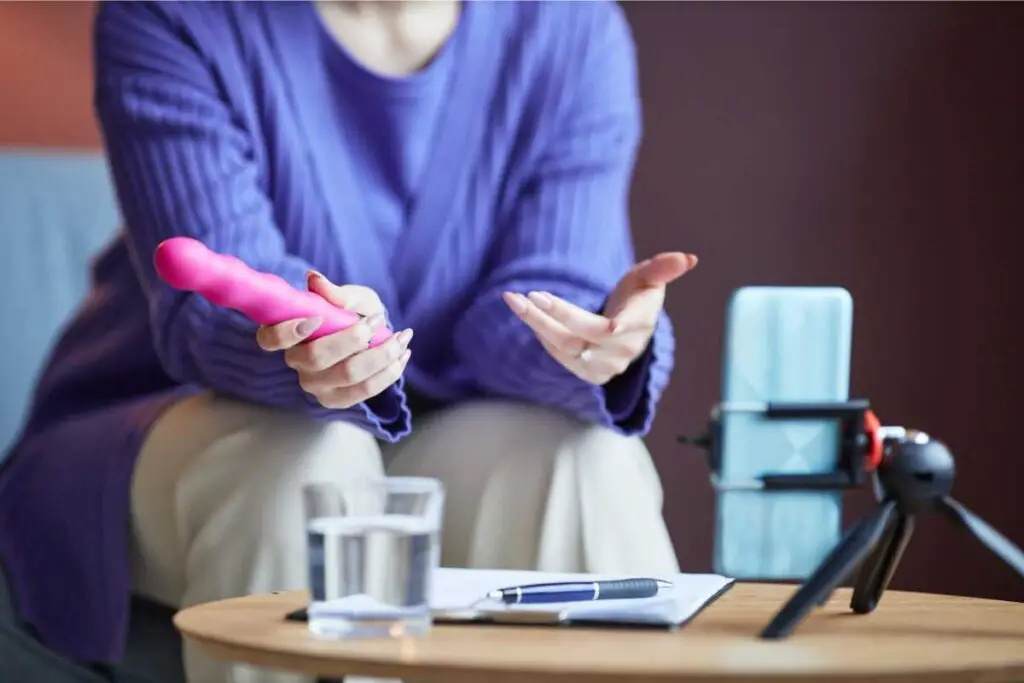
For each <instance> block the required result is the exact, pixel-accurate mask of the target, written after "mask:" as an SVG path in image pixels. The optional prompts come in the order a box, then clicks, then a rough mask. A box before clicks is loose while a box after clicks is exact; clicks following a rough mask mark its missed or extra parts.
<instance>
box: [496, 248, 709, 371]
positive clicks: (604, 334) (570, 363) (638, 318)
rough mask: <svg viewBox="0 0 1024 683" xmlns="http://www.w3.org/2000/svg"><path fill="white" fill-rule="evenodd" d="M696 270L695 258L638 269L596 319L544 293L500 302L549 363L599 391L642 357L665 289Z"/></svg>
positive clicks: (671, 257)
mask: <svg viewBox="0 0 1024 683" xmlns="http://www.w3.org/2000/svg"><path fill="white" fill-rule="evenodd" d="M696 265H697V257H696V256H693V255H692V254H682V253H679V252H668V253H663V254H658V255H657V256H655V257H653V258H649V259H647V260H646V261H643V262H641V263H638V264H637V265H635V266H633V268H632V270H630V271H629V272H628V273H626V275H625V276H624V277H623V278H622V279H621V280H619V282H618V284H617V285H616V286H615V289H614V290H613V291H612V294H611V296H610V297H609V298H608V302H607V304H606V305H605V309H604V311H603V314H602V315H597V314H595V313H591V312H590V311H586V310H584V309H582V308H580V307H579V306H576V305H574V304H571V303H569V302H568V301H566V300H565V299H561V298H559V297H557V296H554V295H553V294H550V293H548V292H530V293H529V294H528V295H526V296H524V295H522V294H519V293H516V292H505V294H504V295H503V296H504V299H505V303H507V304H508V306H509V308H511V309H512V311H513V312H514V313H515V314H516V315H517V316H519V318H520V319H522V320H523V322H525V323H526V324H527V325H529V326H530V329H532V330H533V332H534V334H536V335H537V339H539V340H540V343H541V344H542V345H543V346H544V348H545V349H546V350H547V352H548V353H549V354H551V356H552V357H553V358H554V359H555V360H557V361H558V362H559V363H561V364H562V365H563V366H564V367H565V368H566V369H567V370H569V371H570V372H572V373H573V374H574V375H576V376H577V377H579V378H580V379H583V380H585V381H587V382H590V383H592V384H596V385H599V386H600V385H604V384H607V383H608V382H609V381H610V380H612V379H613V378H615V377H617V376H618V375H621V374H622V373H623V372H625V371H626V369H627V368H628V367H629V366H630V364H631V363H633V361H635V360H636V359H637V358H638V357H639V356H640V354H642V353H643V352H644V350H645V349H646V348H647V345H648V344H649V343H650V341H651V336H652V335H653V334H654V326H655V325H656V324H657V322H658V314H659V313H660V312H661V307H662V304H663V303H664V301H665V287H666V286H667V285H668V284H669V283H670V282H672V281H673V280H677V279H678V278H680V277H682V276H683V275H685V274H686V272H687V271H689V270H690V269H692V268H693V267H694V266H696Z"/></svg>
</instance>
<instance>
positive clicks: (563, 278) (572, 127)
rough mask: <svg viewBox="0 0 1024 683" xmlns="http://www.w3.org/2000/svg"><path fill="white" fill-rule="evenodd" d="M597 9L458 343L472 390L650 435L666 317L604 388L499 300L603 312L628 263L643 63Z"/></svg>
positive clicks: (615, 16) (625, 33)
mask: <svg viewBox="0 0 1024 683" xmlns="http://www.w3.org/2000/svg"><path fill="white" fill-rule="evenodd" d="M601 5H602V6H603V9H601V10H599V11H592V12H582V11H581V12H580V13H579V14H580V16H581V17H582V18H583V19H585V20H587V21H589V22H592V23H589V24H586V25H578V26H576V27H574V30H576V31H579V33H578V34H577V35H576V36H575V38H576V39H575V40H569V39H567V40H566V41H565V42H566V44H568V45H575V46H577V47H578V49H579V52H578V53H572V52H571V50H572V49H573V48H571V47H570V48H566V50H567V52H568V54H563V55H559V56H558V60H570V61H573V60H575V61H576V62H578V67H577V68H569V69H566V70H565V71H566V74H565V76H564V78H563V79H559V78H552V79H551V81H550V83H549V84H548V87H549V88H552V89H553V90H554V91H555V92H558V93H560V94H559V95H558V96H556V97H549V98H548V100H547V101H549V102H552V101H554V102H565V105H564V106H561V107H559V108H560V109H561V111H556V112H553V116H552V119H553V124H552V127H551V128H550V129H549V130H548V134H547V140H546V141H545V142H544V144H543V147H542V152H541V153H540V154H539V155H538V158H537V161H536V163H535V164H533V165H532V173H531V175H530V177H529V178H527V179H526V180H525V181H524V182H523V183H522V186H521V189H520V192H519V195H518V197H517V198H516V201H515V203H514V209H513V210H512V212H511V217H510V219H509V221H508V224H507V225H505V226H503V229H502V230H501V233H500V234H501V238H500V242H499V243H498V244H497V246H496V250H495V253H494V258H493V261H492V263H491V264H490V265H489V268H488V270H487V279H486V282H485V284H484V286H483V288H482V291H481V293H480V295H479V296H478V297H477V298H476V299H475V301H474V302H473V303H472V304H471V306H470V307H469V308H468V309H467V311H466V312H465V314H464V316H463V317H462V319H461V321H460V322H459V324H458V325H457V327H456V330H455V339H456V344H457V348H458V351H459V353H460V355H461V357H463V358H464V359H465V361H466V362H467V364H468V365H469V366H470V368H471V371H472V373H473V376H474V379H475V381H476V382H477V383H478V384H479V385H480V386H482V387H483V388H484V389H485V390H487V391H488V392H491V393H495V394H498V395H503V396H508V397H512V398H516V399H520V400H525V401H528V402H531V403H538V404H542V405H548V406H553V407H556V408H559V409H562V410H565V411H567V412H570V413H572V414H575V415H577V416H578V417H580V418H582V419H584V420H586V421H590V422H595V423H599V424H602V425H605V426H609V427H612V428H616V429H618V430H620V431H622V432H623V433H627V434H637V433H645V432H646V431H647V430H648V429H649V428H650V426H651V423H652V421H653V418H654V413H655V407H656V405H657V402H658V400H659V398H660V396H661V394H662V392H663V390H664V388H665V386H666V385H667V384H668V379H669V374H670V372H671V370H672V366H673V355H674V351H675V342H674V337H673V331H672V325H671V322H670V321H669V319H668V316H667V315H665V314H662V315H661V318H660V321H659V323H658V324H657V327H656V331H655V334H654V337H653V340H652V343H651V344H650V345H649V346H648V349H647V351H646V352H645V353H644V354H643V355H642V356H641V357H640V358H639V359H638V360H637V361H636V362H635V363H634V364H633V365H632V366H631V367H630V368H629V369H628V370H627V372H626V373H625V374H623V375H621V376H619V377H617V378H616V379H614V380H613V381H612V382H610V383H608V384H607V385H605V386H604V387H598V386H595V385H593V384H590V383H587V382H585V381H583V380H581V379H579V378H577V377H576V376H575V375H573V374H572V373H570V372H569V371H568V370H566V369H564V368H563V367H562V366H561V365H559V364H558V363H557V362H556V361H555V360H554V359H553V358H551V356H550V355H548V354H547V353H546V352H545V350H544V348H543V347H542V346H541V344H540V342H539V341H538V340H537V338H536V337H535V335H534V334H533V332H532V331H531V330H530V329H529V328H528V327H527V326H526V325H525V324H524V323H523V322H522V321H520V320H519V319H518V318H517V317H516V316H515V315H514V314H513V313H512V311H511V310H510V309H509V308H508V306H507V305H506V304H505V303H504V301H503V300H502V298H501V295H502V292H504V291H513V292H522V293H527V292H529V291H532V290H539V291H547V292H551V293H552V294H555V295H557V296H560V297H562V298H564V299H566V300H568V301H571V302H573V303H575V304H577V305H579V306H581V307H583V308H585V309H588V310H591V311H595V312H600V311H601V309H602V307H603V304H604V302H605V300H606V298H607V297H608V295H609V293H610V292H611V289H612V288H613V287H614V285H615V283H616V282H617V280H618V279H619V278H620V277H621V276H622V275H624V274H625V272H626V271H627V270H628V268H629V267H631V265H632V263H633V260H634V256H633V253H634V252H633V245H632V240H631V236H630V226H629V219H628V192H629V184H630V180H631V176H632V171H633V167H634V163H635V155H636V151H637V147H638V144H639V138H640V128H641V118H640V104H639V96H638V92H637V76H636V56H635V53H634V45H633V41H632V37H631V35H630V31H629V27H628V24H627V23H626V20H625V17H624V16H623V15H622V12H621V9H620V8H618V7H617V6H616V5H615V4H614V3H608V4H607V5H605V4H604V3H602V4H601ZM589 7H593V6H592V5H590V6H589ZM581 23H582V22H581ZM552 61H555V60H554V59H553V60H552Z"/></svg>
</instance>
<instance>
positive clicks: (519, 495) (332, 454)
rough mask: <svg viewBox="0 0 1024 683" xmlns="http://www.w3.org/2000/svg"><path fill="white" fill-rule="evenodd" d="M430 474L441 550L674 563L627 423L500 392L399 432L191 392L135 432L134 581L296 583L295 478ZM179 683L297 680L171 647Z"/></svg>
mask: <svg viewBox="0 0 1024 683" xmlns="http://www.w3.org/2000/svg"><path fill="white" fill-rule="evenodd" d="M385 464H386V469H387V472H388V474H400V475H415V476H430V477H436V478H438V479H440V480H441V481H443V482H444V485H445V488H446V503H445V517H444V529H443V532H442V538H443V547H442V564H444V565H445V566H451V567H487V568H510V569H515V568H524V569H542V570H550V571H595V572H610V573H623V574H632V573H642V574H656V573H667V572H674V571H677V570H678V565H677V562H676V557H675V554H674V552H673V549H672V544H671V542H670V540H669V536H668V533H667V531H666V529H665V524H664V521H663V519H662V515H661V506H662V491H661V485H660V483H659V480H658V475H657V472H656V471H655V468H654V466H653V464H652V462H651V459H650V456H649V454H648V452H647V449H646V448H645V447H644V445H643V442H642V441H641V440H640V439H639V438H629V437H623V436H621V435H619V434H616V433H614V432H612V431H611V430H608V429H605V428H602V427H598V426H593V425H587V424H584V423H581V422H579V421H577V420H575V419H573V418H570V417H567V416H565V415H561V414H558V413H556V412H551V411H548V410H543V409H540V408H536V407H532V406H526V405H521V404H514V403H504V402H481V403H472V404H468V405H464V406H461V407H458V408H454V409H451V410H448V411H445V412H441V413H436V414H433V415H431V416H430V417H428V418H425V419H423V420H422V421H418V422H417V423H416V424H415V425H414V432H413V434H412V435H411V436H409V437H407V438H406V439H404V440H403V441H402V442H401V443H399V444H394V445H384V446H382V445H381V444H379V443H378V442H377V441H376V440H375V439H374V438H373V437H372V436H371V435H370V434H368V433H367V432H365V431H364V430H362V429H361V428H358V427H355V426H352V425H349V424H346V423H340V422H336V423H318V422H314V421H312V420H309V419H306V418H304V417H299V416H296V415H288V414H284V413H281V412H277V411H273V410H270V409H267V408H262V407H258V406H255V405H251V404H247V403H241V402H238V401H235V400H232V399H227V398H223V397H218V396H214V395H212V394H199V395H197V396H193V397H190V398H188V399H185V400H183V401H181V402H179V403H178V404H176V405H174V406H173V407H171V408H170V409H169V410H168V411H167V412H166V413H164V415H163V416H162V418H161V419H160V420H159V421H158V422H157V424H156V425H155V426H154V428H153V430H152V431H151V432H150V434H149V437H148V438H147V440H146V442H145V444H144V446H143V449H142V453H141V455H140V457H139V460H138V464H137V465H136V468H135V474H134V479H133V483H132V530H133V576H134V583H135V586H134V588H135V591H136V592H138V593H140V594H142V595H145V596H147V597H150V598H153V599H155V600H157V601H160V602H163V603H165V604H167V605H170V606H172V607H185V606H188V605H194V604H197V603H201V602H207V601H211V600H217V599H220V598H227V597H233V596H240V595H248V594H254V593H267V592H270V591H275V590H290V589H299V588H305V587H306V586H307V578H306V553H305V534H304V533H303V528H304V523H303V511H302V497H301V495H300V489H301V487H302V485H303V484H304V483H305V482H307V481H311V480H318V481H324V480H337V481H342V480H345V479H346V478H351V477H355V476H365V475H376V474H381V473H383V472H384V471H385ZM185 671H186V676H187V678H188V683H286V682H287V683H297V682H299V681H304V680H308V679H304V678H302V677H300V676H297V675H294V674H285V673H283V672H274V671H267V670H262V669H260V670H257V669H255V668H251V667H247V666H241V665H230V664H228V663H224V662H217V661H214V660H212V659H210V658H208V657H206V656H204V655H203V654H202V653H200V652H198V651H196V650H194V649H193V648H192V647H190V646H189V645H188V644H186V646H185Z"/></svg>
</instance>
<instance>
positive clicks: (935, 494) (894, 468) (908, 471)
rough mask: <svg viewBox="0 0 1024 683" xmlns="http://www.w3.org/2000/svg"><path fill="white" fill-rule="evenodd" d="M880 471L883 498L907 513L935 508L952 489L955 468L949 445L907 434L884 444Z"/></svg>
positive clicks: (912, 431)
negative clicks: (894, 503) (893, 502)
mask: <svg viewBox="0 0 1024 683" xmlns="http://www.w3.org/2000/svg"><path fill="white" fill-rule="evenodd" d="M883 450H884V456H883V459H882V463H881V465H880V466H879V468H878V472H877V475H878V484H879V486H880V487H881V488H882V490H883V491H882V492H880V493H882V494H883V495H886V494H887V496H888V497H890V498H894V499H895V500H896V501H897V503H898V504H900V505H901V506H902V507H903V508H904V509H906V510H908V511H916V510H923V509H926V508H932V507H934V506H935V504H937V503H938V502H939V501H940V500H942V498H944V497H945V496H948V495H949V493H950V491H951V490H952V489H953V479H954V478H955V475H956V464H955V463H954V462H953V454H952V453H950V452H949V448H948V447H947V446H946V444H944V443H942V442H941V441H939V440H938V439H933V438H931V437H929V436H928V435H927V434H925V433H924V432H919V431H916V430H907V431H906V432H905V433H904V434H901V435H900V436H898V437H895V438H887V439H886V440H885V442H884V443H883Z"/></svg>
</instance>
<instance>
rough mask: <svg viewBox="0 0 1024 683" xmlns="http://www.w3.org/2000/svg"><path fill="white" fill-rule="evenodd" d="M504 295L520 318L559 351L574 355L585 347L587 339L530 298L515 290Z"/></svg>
mask: <svg viewBox="0 0 1024 683" xmlns="http://www.w3.org/2000/svg"><path fill="white" fill-rule="evenodd" d="M502 296H503V298H504V299H505V303H506V304H507V305H508V307H509V308H511V309H512V311H513V312H514V313H515V314H516V315H517V316H518V317H519V319H520V320H522V321H523V322H524V323H526V324H527V325H528V326H529V328H530V329H531V330H533V332H534V333H535V334H536V335H537V336H538V337H541V338H543V339H544V340H545V341H546V342H547V343H548V344H550V345H551V346H552V347H553V348H554V349H557V350H558V352H559V353H562V354H566V355H574V354H578V353H579V352H580V351H581V350H582V349H583V347H584V345H585V344H586V340H584V339H581V338H580V337H578V336H576V335H574V334H573V333H572V332H571V331H570V330H569V329H568V328H567V327H566V326H565V325H563V324H562V323H561V322H559V321H557V320H555V319H554V318H552V317H551V316H550V315H548V314H547V313H546V312H544V311H542V310H541V309H540V308H539V307H538V306H537V305H536V304H534V303H533V301H531V300H530V299H528V298H526V297H525V296H523V295H522V294H518V293H515V292H505V294H503V295H502Z"/></svg>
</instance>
